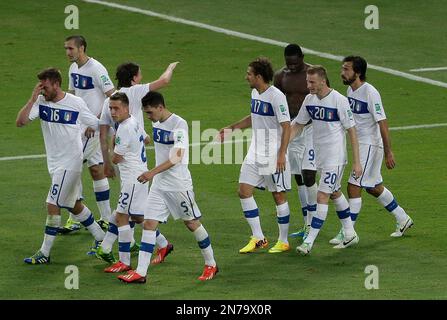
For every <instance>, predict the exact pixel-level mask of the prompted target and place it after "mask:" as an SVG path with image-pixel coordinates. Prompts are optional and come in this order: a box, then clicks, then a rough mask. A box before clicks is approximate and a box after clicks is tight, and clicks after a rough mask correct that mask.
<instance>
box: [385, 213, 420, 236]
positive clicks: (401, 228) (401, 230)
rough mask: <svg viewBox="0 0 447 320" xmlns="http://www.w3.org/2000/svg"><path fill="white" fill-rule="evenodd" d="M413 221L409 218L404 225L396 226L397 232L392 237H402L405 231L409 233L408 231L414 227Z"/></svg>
mask: <svg viewBox="0 0 447 320" xmlns="http://www.w3.org/2000/svg"><path fill="white" fill-rule="evenodd" d="M413 224H414V223H413V220H412V219H411V218H410V217H408V219H407V220H406V221H405V223H404V224H402V225H401V224H399V223H398V224H397V225H396V231H394V232H393V233H392V234H390V236H391V237H393V238H399V237H402V236H403V235H404V233H405V231H407V230H408V229H410V228H411V227H412V226H413Z"/></svg>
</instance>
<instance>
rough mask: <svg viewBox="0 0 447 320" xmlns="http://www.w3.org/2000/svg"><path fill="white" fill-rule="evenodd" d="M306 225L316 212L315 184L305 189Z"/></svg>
mask: <svg viewBox="0 0 447 320" xmlns="http://www.w3.org/2000/svg"><path fill="white" fill-rule="evenodd" d="M306 194H307V225H308V226H310V224H311V223H312V215H314V214H315V212H316V211H317V184H316V183H314V185H313V186H311V187H307V193H306Z"/></svg>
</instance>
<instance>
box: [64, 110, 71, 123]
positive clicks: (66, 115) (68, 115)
mask: <svg viewBox="0 0 447 320" xmlns="http://www.w3.org/2000/svg"><path fill="white" fill-rule="evenodd" d="M64 120H65V121H66V122H70V120H71V112H68V111H66V112H65V114H64Z"/></svg>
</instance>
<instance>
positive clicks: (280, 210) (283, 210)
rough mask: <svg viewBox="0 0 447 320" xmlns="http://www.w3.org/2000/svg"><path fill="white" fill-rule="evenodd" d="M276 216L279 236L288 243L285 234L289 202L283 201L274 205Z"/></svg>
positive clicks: (279, 238)
mask: <svg viewBox="0 0 447 320" xmlns="http://www.w3.org/2000/svg"><path fill="white" fill-rule="evenodd" d="M276 216H277V217H278V228H279V237H278V240H281V241H282V242H284V243H289V241H288V239H287V235H288V234H289V219H290V209H289V203H288V202H285V203H283V204H280V205H279V206H276Z"/></svg>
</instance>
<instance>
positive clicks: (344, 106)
mask: <svg viewBox="0 0 447 320" xmlns="http://www.w3.org/2000/svg"><path fill="white" fill-rule="evenodd" d="M337 112H338V117H339V118H340V122H341V124H342V126H343V128H345V129H349V128H352V127H354V126H355V120H354V115H353V114H352V111H351V107H350V106H349V101H348V98H346V97H344V96H342V95H340V97H339V98H338V101H337Z"/></svg>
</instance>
